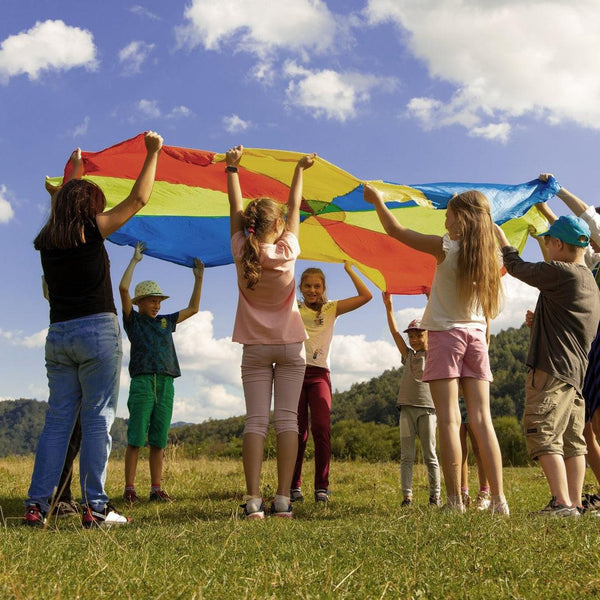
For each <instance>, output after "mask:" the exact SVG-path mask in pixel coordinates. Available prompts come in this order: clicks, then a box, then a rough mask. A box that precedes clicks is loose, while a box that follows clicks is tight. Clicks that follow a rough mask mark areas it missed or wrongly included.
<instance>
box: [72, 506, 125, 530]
mask: <svg viewBox="0 0 600 600" xmlns="http://www.w3.org/2000/svg"><path fill="white" fill-rule="evenodd" d="M131 521H132V519H131V518H129V517H125V516H123V515H122V514H121V513H118V512H117V511H116V510H115V507H114V506H112V505H111V504H107V505H106V506H105V507H104V509H103V510H94V509H93V508H92V507H91V506H89V505H88V506H86V507H85V508H84V511H83V517H82V519H81V524H82V525H83V527H85V529H91V528H92V527H112V526H113V525H127V524H128V523H131Z"/></svg>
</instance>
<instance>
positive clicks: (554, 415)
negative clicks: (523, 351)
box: [523, 369, 587, 458]
mask: <svg viewBox="0 0 600 600" xmlns="http://www.w3.org/2000/svg"><path fill="white" fill-rule="evenodd" d="M584 424H585V406H584V402H583V398H582V397H581V394H579V393H577V390H575V388H574V387H573V386H572V385H569V384H568V383H565V382H564V381H561V380H560V379H557V378H556V377H554V376H553V375H550V374H549V373H546V372H545V371H541V370H540V369H535V370H533V369H532V370H530V371H529V373H528V374H527V380H526V383H525V412H524V413H523V426H524V428H525V441H526V444H527V452H528V453H529V456H530V458H537V457H538V456H544V455H546V454H560V455H561V456H563V457H564V458H572V457H574V456H581V455H583V454H587V446H586V443H585V438H584V437H583V426H584Z"/></svg>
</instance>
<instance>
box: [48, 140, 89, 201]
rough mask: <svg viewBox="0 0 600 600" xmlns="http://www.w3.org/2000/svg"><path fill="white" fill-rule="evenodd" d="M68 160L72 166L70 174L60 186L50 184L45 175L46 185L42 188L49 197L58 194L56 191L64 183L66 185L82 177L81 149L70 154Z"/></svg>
mask: <svg viewBox="0 0 600 600" xmlns="http://www.w3.org/2000/svg"><path fill="white" fill-rule="evenodd" d="M69 160H70V161H71V166H72V169H71V172H70V173H69V175H68V176H67V178H66V179H64V180H63V182H62V183H61V184H60V185H53V184H51V183H50V178H49V177H48V175H46V183H45V186H44V187H45V188H46V191H47V192H48V193H49V194H50V196H54V194H55V193H56V192H58V190H60V188H61V187H62V186H63V185H65V183H68V182H69V181H71V180H72V179H81V178H82V177H83V159H82V158H81V148H75V150H73V152H71V157H70V158H69Z"/></svg>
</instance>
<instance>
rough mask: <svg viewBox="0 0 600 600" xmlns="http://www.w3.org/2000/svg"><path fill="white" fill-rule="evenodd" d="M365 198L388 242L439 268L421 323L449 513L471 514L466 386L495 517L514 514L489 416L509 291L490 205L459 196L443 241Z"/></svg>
mask: <svg viewBox="0 0 600 600" xmlns="http://www.w3.org/2000/svg"><path fill="white" fill-rule="evenodd" d="M364 197H365V200H366V201H367V202H369V203H371V204H373V205H374V207H375V210H376V211H377V215H378V217H379V220H380V221H381V224H382V225H383V227H384V229H385V230H386V232H387V233H388V235H390V236H392V237H393V238H395V239H397V240H398V241H400V242H402V243H403V244H406V245H407V246H410V247H411V248H414V249H415V250H418V251H420V252H425V253H427V254H431V255H432V256H434V257H435V258H436V261H437V266H436V271H435V275H434V278H433V282H432V284H431V292H430V295H429V300H428V302H427V308H426V309H425V313H424V315H423V319H422V322H421V326H422V327H423V328H424V329H427V330H428V339H429V347H428V351H427V359H426V363H425V371H424V373H423V381H428V382H429V386H430V389H431V395H432V397H433V402H434V405H435V410H436V413H437V418H438V429H439V437H440V447H441V460H442V470H443V473H444V480H445V485H446V493H447V504H446V508H448V509H451V510H454V511H456V512H460V513H462V512H464V511H465V507H464V506H463V503H462V498H461V493H460V465H461V446H460V435H459V429H460V422H461V417H460V410H459V406H458V396H459V385H462V389H463V393H464V398H465V403H466V406H467V413H468V416H469V423H470V425H471V428H472V431H473V434H474V435H475V439H476V440H477V444H478V446H479V449H480V453H481V459H482V461H483V466H484V469H485V472H486V475H487V477H488V479H489V483H490V488H491V494H492V501H491V504H490V507H489V508H490V511H491V512H493V513H497V514H504V515H508V514H509V508H508V504H507V503H506V499H505V497H504V491H503V485H502V456H501V454H500V447H499V445H498V439H497V437H496V432H495V431H494V427H493V425H492V417H491V412H490V381H491V380H492V373H491V370H490V361H489V354H488V341H489V340H488V335H489V333H488V323H489V320H490V319H493V318H494V317H496V315H497V314H498V312H499V311H500V306H501V299H502V287H501V284H500V268H501V263H500V256H499V252H498V247H497V244H496V241H495V233H494V223H493V221H492V217H491V213H490V205H489V202H488V200H487V198H486V197H485V196H484V195H483V194H482V193H480V192H478V191H476V190H470V191H467V192H463V193H462V194H459V195H457V196H454V197H453V198H452V199H451V200H450V201H449V202H448V207H447V210H446V223H445V226H446V229H447V233H446V234H445V235H444V236H443V237H440V236H438V235H425V234H422V233H419V232H417V231H413V230H411V229H407V228H406V227H404V226H402V225H401V224H400V223H399V222H398V220H397V219H396V218H395V217H394V215H393V214H392V213H391V212H390V211H389V210H388V208H387V207H386V206H385V202H384V198H383V195H382V194H381V192H380V191H379V190H377V189H376V188H375V187H373V186H371V185H365V187H364Z"/></svg>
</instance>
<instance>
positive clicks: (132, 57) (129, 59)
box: [119, 41, 154, 75]
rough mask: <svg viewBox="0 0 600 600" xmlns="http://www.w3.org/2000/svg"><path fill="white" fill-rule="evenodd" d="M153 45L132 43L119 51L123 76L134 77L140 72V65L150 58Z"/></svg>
mask: <svg viewBox="0 0 600 600" xmlns="http://www.w3.org/2000/svg"><path fill="white" fill-rule="evenodd" d="M153 49H154V44H147V43H146V42H140V41H133V42H131V43H130V44H128V45H127V46H125V48H122V49H121V50H120V51H119V62H120V63H121V64H122V65H123V74H124V75H134V74H136V73H139V72H140V71H141V70H142V65H143V64H144V62H145V61H146V59H147V58H148V56H150V52H152V50H153Z"/></svg>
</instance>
